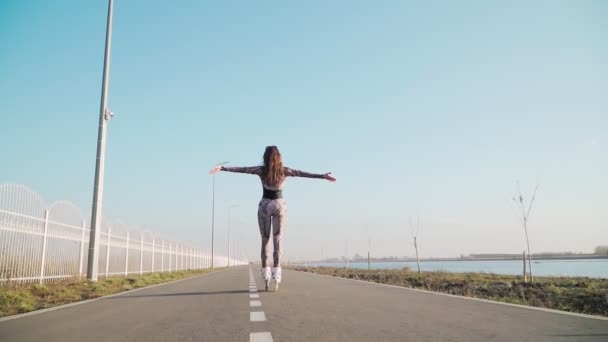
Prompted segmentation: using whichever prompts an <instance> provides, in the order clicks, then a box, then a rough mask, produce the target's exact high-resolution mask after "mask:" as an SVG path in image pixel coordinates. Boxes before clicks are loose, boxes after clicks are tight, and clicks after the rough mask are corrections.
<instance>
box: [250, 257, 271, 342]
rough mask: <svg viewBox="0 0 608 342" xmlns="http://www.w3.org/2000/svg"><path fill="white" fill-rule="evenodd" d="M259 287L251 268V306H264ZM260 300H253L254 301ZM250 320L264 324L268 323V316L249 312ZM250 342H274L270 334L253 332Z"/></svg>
mask: <svg viewBox="0 0 608 342" xmlns="http://www.w3.org/2000/svg"><path fill="white" fill-rule="evenodd" d="M257 292H258V287H257V284H256V283H255V278H254V277H253V271H252V270H251V268H249V306H251V307H259V306H262V301H260V300H259V298H260V295H259V294H258V293H257ZM256 298H257V299H258V300H252V299H256ZM249 320H250V321H251V322H264V321H266V314H265V313H264V311H251V312H249ZM249 342H272V335H271V334H270V333H269V332H266V331H265V332H252V333H250V334H249Z"/></svg>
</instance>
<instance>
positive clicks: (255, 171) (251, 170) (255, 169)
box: [209, 165, 262, 175]
mask: <svg viewBox="0 0 608 342" xmlns="http://www.w3.org/2000/svg"><path fill="white" fill-rule="evenodd" d="M219 171H227V172H237V173H248V174H252V175H260V174H261V173H262V167H261V166H247V167H227V166H222V165H218V166H216V167H215V168H213V170H211V171H210V172H209V173H210V174H212V175H214V174H216V173H218V172H219Z"/></svg>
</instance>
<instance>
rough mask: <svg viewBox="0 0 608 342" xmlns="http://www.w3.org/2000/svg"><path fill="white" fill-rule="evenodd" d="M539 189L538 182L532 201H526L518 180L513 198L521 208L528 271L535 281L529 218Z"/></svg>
mask: <svg viewBox="0 0 608 342" xmlns="http://www.w3.org/2000/svg"><path fill="white" fill-rule="evenodd" d="M537 190H538V182H537V183H536V187H534V192H532V197H530V202H529V203H526V199H525V198H524V195H523V194H522V192H521V189H520V187H519V182H517V192H518V194H517V196H515V197H513V200H514V201H515V202H516V203H517V204H518V205H519V208H520V210H521V223H522V225H523V226H524V232H525V233H526V245H527V247H528V272H530V281H534V278H533V277H532V253H530V238H529V237H528V220H529V219H530V213H531V212H532V205H533V204H534V199H535V198H536V192H537Z"/></svg>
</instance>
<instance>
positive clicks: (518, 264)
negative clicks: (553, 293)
mask: <svg viewBox="0 0 608 342" xmlns="http://www.w3.org/2000/svg"><path fill="white" fill-rule="evenodd" d="M306 265H307V266H327V267H344V266H345V264H344V263H309V264H306ZM349 267H351V268H361V269H367V262H351V263H350V264H349ZM371 267H372V268H375V269H400V268H403V267H409V268H411V269H412V270H417V266H416V262H376V263H374V262H372V263H371ZM420 269H421V270H422V271H446V272H457V273H465V272H485V273H496V274H512V275H521V274H522V273H523V265H522V261H516V260H504V261H502V260H501V261H421V262H420ZM532 274H533V275H537V276H567V277H592V278H608V259H583V260H539V261H534V260H532Z"/></svg>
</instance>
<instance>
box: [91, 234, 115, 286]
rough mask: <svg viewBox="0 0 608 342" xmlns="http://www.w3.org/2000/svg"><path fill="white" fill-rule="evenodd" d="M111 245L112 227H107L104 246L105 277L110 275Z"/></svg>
mask: <svg viewBox="0 0 608 342" xmlns="http://www.w3.org/2000/svg"><path fill="white" fill-rule="evenodd" d="M89 243H90V242H89ZM111 243H112V227H111V226H108V243H107V244H106V277H107V276H108V275H109V274H110V244H111Z"/></svg>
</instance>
